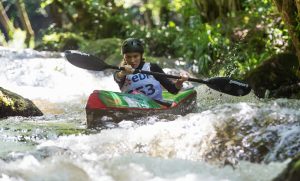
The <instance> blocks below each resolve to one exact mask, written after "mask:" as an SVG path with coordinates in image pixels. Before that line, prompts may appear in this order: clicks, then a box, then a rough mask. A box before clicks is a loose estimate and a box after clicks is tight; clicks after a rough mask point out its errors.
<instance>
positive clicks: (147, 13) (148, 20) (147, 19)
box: [143, 0, 154, 28]
mask: <svg viewBox="0 0 300 181" xmlns="http://www.w3.org/2000/svg"><path fill="white" fill-rule="evenodd" d="M143 3H144V5H147V4H148V0H143ZM144 16H145V22H146V25H147V26H148V27H149V28H152V27H154V21H153V17H152V11H151V10H150V9H149V8H146V11H145V13H144Z"/></svg>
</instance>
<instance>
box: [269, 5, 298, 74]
mask: <svg viewBox="0 0 300 181" xmlns="http://www.w3.org/2000/svg"><path fill="white" fill-rule="evenodd" d="M273 1H274V3H275V4H276V6H277V8H278V10H279V12H280V13H281V16H282V18H283V20H284V22H285V24H286V27H287V29H288V31H289V34H290V36H291V38H292V42H293V45H294V47H295V49H296V54H297V57H298V62H299V65H300V30H299V27H300V23H299V22H298V21H299V18H300V0H273ZM298 76H300V68H299V71H298Z"/></svg>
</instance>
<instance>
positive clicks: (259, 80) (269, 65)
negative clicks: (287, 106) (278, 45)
mask: <svg viewBox="0 0 300 181" xmlns="http://www.w3.org/2000/svg"><path fill="white" fill-rule="evenodd" d="M298 67H299V62H298V58H297V56H296V55H294V54H291V53H281V54H278V55H275V56H273V57H271V58H269V59H267V60H265V61H264V62H263V63H262V64H260V65H259V66H258V67H257V68H255V69H254V70H252V71H250V72H249V73H248V74H247V75H246V81H247V82H248V83H249V84H250V85H251V87H252V89H253V90H254V93H255V95H257V96H258V97H261V98H263V97H265V94H266V91H267V90H269V91H275V90H277V89H279V88H280V87H281V86H289V85H293V84H296V83H298V82H299V78H298V77H297V74H296V72H297V69H298ZM292 94H293V93H292V92H291V93H287V92H285V93H282V94H279V95H276V94H272V95H271V97H275V98H277V97H291V96H292Z"/></svg>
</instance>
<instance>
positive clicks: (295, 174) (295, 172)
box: [273, 154, 300, 181]
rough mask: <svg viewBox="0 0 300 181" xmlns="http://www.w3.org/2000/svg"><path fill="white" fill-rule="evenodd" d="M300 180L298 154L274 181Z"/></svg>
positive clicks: (299, 159) (299, 158)
mask: <svg viewBox="0 0 300 181" xmlns="http://www.w3.org/2000/svg"><path fill="white" fill-rule="evenodd" d="M299 178H300V154H298V155H297V156H296V157H295V158H294V159H293V160H292V161H291V162H290V163H289V164H288V166H287V168H286V169H285V170H284V171H283V172H282V173H281V174H279V175H278V176H277V177H276V178H274V179H273V181H298V180H299Z"/></svg>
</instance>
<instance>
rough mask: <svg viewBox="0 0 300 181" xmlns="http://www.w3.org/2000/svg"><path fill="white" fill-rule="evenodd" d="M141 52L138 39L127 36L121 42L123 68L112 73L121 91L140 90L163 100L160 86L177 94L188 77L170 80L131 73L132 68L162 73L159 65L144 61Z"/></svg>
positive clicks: (142, 47)
mask: <svg viewBox="0 0 300 181" xmlns="http://www.w3.org/2000/svg"><path fill="white" fill-rule="evenodd" d="M143 54H144V46H143V43H142V42H141V41H140V40H139V39H137V38H128V39H126V40H125V41H124V42H123V44H122V55H123V60H122V62H121V66H123V67H125V70H123V71H116V72H115V74H114V80H115V81H116V82H117V83H118V85H119V87H120V89H121V91H122V92H126V93H134V92H140V93H143V94H145V95H147V96H149V97H151V98H152V99H154V100H157V101H163V98H162V86H163V87H164V88H165V89H166V90H168V91H169V92H170V93H172V94H177V93H178V92H179V90H180V89H181V88H182V84H183V82H184V81H186V80H187V79H188V77H187V76H181V79H178V80H176V81H175V82H172V81H170V80H169V79H168V78H166V77H163V76H153V75H145V74H140V73H138V74H133V72H134V69H140V70H145V71H151V72H160V73H164V71H163V70H162V68H161V67H160V66H159V65H157V64H155V63H148V62H145V59H144V57H143Z"/></svg>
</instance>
